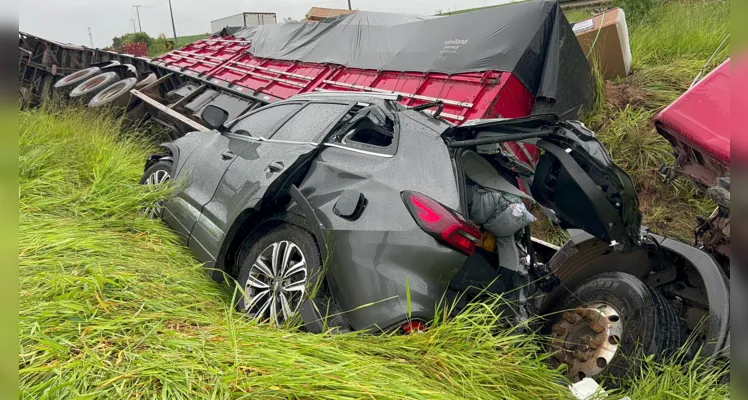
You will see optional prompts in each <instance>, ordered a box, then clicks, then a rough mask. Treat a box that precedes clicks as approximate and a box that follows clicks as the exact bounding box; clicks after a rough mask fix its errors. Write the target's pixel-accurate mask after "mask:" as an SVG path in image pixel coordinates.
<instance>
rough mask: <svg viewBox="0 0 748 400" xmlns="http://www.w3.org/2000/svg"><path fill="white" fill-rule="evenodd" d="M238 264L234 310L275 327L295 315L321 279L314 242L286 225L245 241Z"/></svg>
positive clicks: (292, 226)
mask: <svg viewBox="0 0 748 400" xmlns="http://www.w3.org/2000/svg"><path fill="white" fill-rule="evenodd" d="M238 261H239V265H240V266H241V269H240V270H239V276H238V279H237V285H238V287H237V289H236V290H235V299H234V304H235V305H236V310H237V311H239V312H242V313H246V314H247V315H249V317H251V318H253V319H256V320H258V321H261V322H269V323H270V324H272V325H275V326H280V325H281V324H283V323H284V322H286V321H289V320H292V319H294V317H296V316H297V315H298V314H299V310H300V308H301V305H302V304H303V303H304V302H305V301H306V300H307V299H309V298H311V296H312V295H313V293H314V292H315V291H316V290H317V289H318V284H319V283H320V278H321V275H322V273H321V270H322V262H321V260H320V253H319V249H318V248H317V244H316V242H315V241H314V238H313V237H312V236H311V235H310V234H309V233H308V232H307V231H305V230H303V229H301V228H299V227H296V226H294V225H290V224H281V225H279V226H277V227H275V228H274V229H272V230H270V231H269V232H266V233H264V234H261V235H260V236H259V237H257V238H256V240H251V241H247V243H246V244H245V246H244V249H243V251H242V252H241V253H240V256H239V260H238Z"/></svg>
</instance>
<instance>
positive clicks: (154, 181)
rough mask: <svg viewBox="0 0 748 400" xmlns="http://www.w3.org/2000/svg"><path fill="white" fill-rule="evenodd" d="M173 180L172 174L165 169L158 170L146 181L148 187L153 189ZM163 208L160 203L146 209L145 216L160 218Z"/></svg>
mask: <svg viewBox="0 0 748 400" xmlns="http://www.w3.org/2000/svg"><path fill="white" fill-rule="evenodd" d="M170 179H171V174H169V172H168V171H166V170H163V169H157V170H155V171H153V173H151V175H150V176H148V179H147V180H146V181H145V184H146V186H148V187H149V188H151V189H153V188H154V187H155V186H156V185H160V184H162V183H165V182H167V181H168V180H170ZM162 207H163V202H159V203H157V204H154V205H153V206H151V207H146V208H145V209H144V210H143V215H145V216H146V217H149V218H154V219H155V218H158V217H160V216H161V208H162Z"/></svg>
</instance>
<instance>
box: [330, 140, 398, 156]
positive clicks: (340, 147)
mask: <svg viewBox="0 0 748 400" xmlns="http://www.w3.org/2000/svg"><path fill="white" fill-rule="evenodd" d="M323 146H327V147H335V148H337V149H342V150H348V151H352V152H354V153H361V154H366V155H369V156H375V157H382V158H392V157H394V155H393V154H382V153H375V152H373V151H366V150H360V149H354V148H351V147H346V146H342V145H339V144H336V143H323Z"/></svg>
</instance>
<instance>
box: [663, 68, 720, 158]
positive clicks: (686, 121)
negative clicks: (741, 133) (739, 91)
mask: <svg viewBox="0 0 748 400" xmlns="http://www.w3.org/2000/svg"><path fill="white" fill-rule="evenodd" d="M731 87H732V85H731V84H730V60H729V59H728V60H727V61H725V62H724V63H722V65H720V66H719V67H717V68H716V69H714V71H712V72H711V73H709V74H708V75H707V76H706V77H705V78H704V79H702V80H701V81H699V83H697V84H696V85H694V86H693V87H692V88H690V89H689V90H688V91H686V92H685V93H684V94H683V95H682V96H680V97H679V98H678V99H677V100H675V101H674V102H673V103H672V104H671V105H669V106H668V107H667V108H665V109H664V110H662V112H660V114H659V115H657V117H656V119H655V121H656V123H657V124H660V125H662V126H664V127H666V128H670V131H671V132H673V133H674V134H675V135H676V138H677V139H678V140H682V141H685V142H686V143H688V144H689V145H691V147H694V148H696V149H697V151H703V152H705V153H707V154H708V155H710V156H712V157H715V158H717V159H718V160H720V161H721V162H722V163H723V164H725V165H729V164H730V89H731Z"/></svg>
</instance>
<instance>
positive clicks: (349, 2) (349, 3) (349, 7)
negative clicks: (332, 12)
mask: <svg viewBox="0 0 748 400" xmlns="http://www.w3.org/2000/svg"><path fill="white" fill-rule="evenodd" d="M348 9H349V10H352V8H351V0H348Z"/></svg>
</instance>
